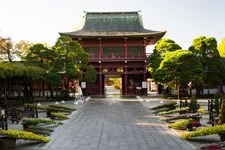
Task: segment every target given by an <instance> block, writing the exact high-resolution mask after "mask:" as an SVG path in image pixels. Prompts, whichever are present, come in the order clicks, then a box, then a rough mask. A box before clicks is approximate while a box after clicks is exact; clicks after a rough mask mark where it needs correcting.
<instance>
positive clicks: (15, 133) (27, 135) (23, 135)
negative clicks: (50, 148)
mask: <svg viewBox="0 0 225 150" xmlns="http://www.w3.org/2000/svg"><path fill="white" fill-rule="evenodd" d="M0 135H4V136H6V137H10V138H15V139H24V140H32V141H38V142H42V143H47V142H49V140H50V139H49V138H47V137H44V136H42V135H38V134H35V133H32V132H27V131H22V130H0Z"/></svg>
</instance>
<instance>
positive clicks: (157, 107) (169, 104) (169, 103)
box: [150, 102, 177, 110]
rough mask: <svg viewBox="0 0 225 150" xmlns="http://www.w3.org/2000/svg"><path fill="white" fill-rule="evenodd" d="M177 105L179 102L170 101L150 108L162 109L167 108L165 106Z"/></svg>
mask: <svg viewBox="0 0 225 150" xmlns="http://www.w3.org/2000/svg"><path fill="white" fill-rule="evenodd" d="M175 105H177V102H168V103H164V104H161V105H158V106H155V107H152V108H150V109H151V110H156V109H161V108H165V107H175Z"/></svg>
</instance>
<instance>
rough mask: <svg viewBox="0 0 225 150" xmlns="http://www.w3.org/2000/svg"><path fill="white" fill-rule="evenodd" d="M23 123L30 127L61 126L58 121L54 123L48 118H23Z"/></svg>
mask: <svg viewBox="0 0 225 150" xmlns="http://www.w3.org/2000/svg"><path fill="white" fill-rule="evenodd" d="M23 123H26V124H30V125H37V124H39V123H46V124H57V125H62V124H63V123H62V122H60V121H55V120H52V119H49V118H23Z"/></svg>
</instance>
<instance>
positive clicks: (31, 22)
mask: <svg viewBox="0 0 225 150" xmlns="http://www.w3.org/2000/svg"><path fill="white" fill-rule="evenodd" d="M108 11H110V12H115V11H140V15H141V16H142V20H143V25H144V28H146V29H150V30H156V31H167V33H166V35H165V36H164V38H170V39H172V40H174V41H175V42H176V43H177V44H179V45H180V46H181V47H182V49H188V48H189V47H190V46H191V44H192V41H193V39H195V38H197V37H199V36H207V37H208V36H211V37H214V38H216V40H217V42H218V44H220V43H221V40H222V39H223V38H225V0H0V36H2V37H10V38H11V39H12V41H14V42H19V41H20V40H26V41H29V42H40V43H49V44H50V45H54V43H55V42H56V40H57V38H58V37H59V32H71V31H75V30H78V29H81V28H82V25H83V23H84V15H85V13H84V12H108ZM152 47H154V45H153V46H151V47H150V48H149V49H151V48H152Z"/></svg>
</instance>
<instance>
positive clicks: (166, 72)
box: [155, 50, 204, 87]
mask: <svg viewBox="0 0 225 150" xmlns="http://www.w3.org/2000/svg"><path fill="white" fill-rule="evenodd" d="M155 78H156V80H157V81H159V82H162V83H164V84H166V85H167V86H170V87H175V86H183V85H187V84H188V83H189V82H192V83H194V84H202V83H203V82H204V80H203V79H204V70H203V67H202V64H201V62H200V60H199V58H198V57H197V56H196V55H194V54H193V53H192V52H190V51H187V50H176V51H174V52H168V53H166V54H165V58H164V59H163V61H162V62H161V63H160V67H159V68H158V69H157V70H156V72H155Z"/></svg>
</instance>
